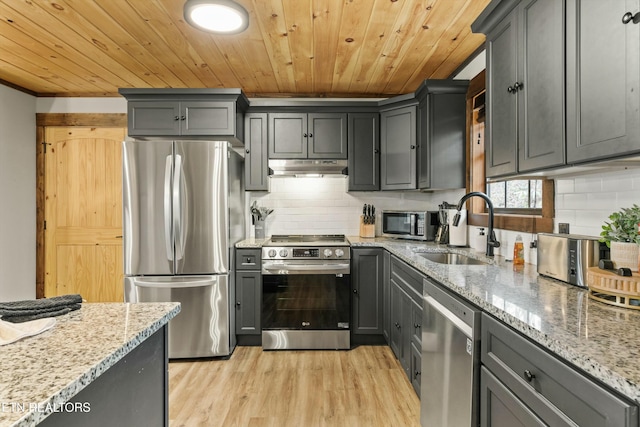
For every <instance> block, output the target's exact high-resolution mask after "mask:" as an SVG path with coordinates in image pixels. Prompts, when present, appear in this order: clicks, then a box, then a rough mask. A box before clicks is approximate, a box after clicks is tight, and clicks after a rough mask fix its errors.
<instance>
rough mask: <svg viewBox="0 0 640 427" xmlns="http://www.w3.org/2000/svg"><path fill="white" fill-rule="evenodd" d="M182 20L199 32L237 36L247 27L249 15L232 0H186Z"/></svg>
mask: <svg viewBox="0 0 640 427" xmlns="http://www.w3.org/2000/svg"><path fill="white" fill-rule="evenodd" d="M184 18H185V19H186V20H187V22H188V23H189V24H191V25H192V26H194V27H196V28H198V29H200V30H203V31H209V32H211V33H217V34H238V33H241V32H243V31H244V30H246V29H247V27H248V26H249V14H248V13H247V11H246V10H245V8H244V7H242V6H240V5H239V4H238V3H236V2H234V1H232V0H187V2H186V3H185V4H184Z"/></svg>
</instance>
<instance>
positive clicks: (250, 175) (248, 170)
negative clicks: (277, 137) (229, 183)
mask: <svg viewBox="0 0 640 427" xmlns="http://www.w3.org/2000/svg"><path fill="white" fill-rule="evenodd" d="M244 147H245V157H244V188H245V190H247V191H268V190H269V181H268V179H269V167H268V159H267V114H266V113H248V114H246V115H245V117H244Z"/></svg>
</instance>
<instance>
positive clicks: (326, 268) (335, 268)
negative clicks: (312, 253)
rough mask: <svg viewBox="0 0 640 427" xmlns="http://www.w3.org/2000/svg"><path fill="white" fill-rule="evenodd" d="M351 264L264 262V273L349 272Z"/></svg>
mask: <svg viewBox="0 0 640 427" xmlns="http://www.w3.org/2000/svg"><path fill="white" fill-rule="evenodd" d="M350 271H351V268H350V264H279V263H263V264H262V274H270V275H277V274H349V273H350Z"/></svg>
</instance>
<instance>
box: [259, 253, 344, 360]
mask: <svg viewBox="0 0 640 427" xmlns="http://www.w3.org/2000/svg"><path fill="white" fill-rule="evenodd" d="M262 273H263V275H262V337H263V340H262V341H263V342H262V346H263V348H264V349H302V348H314V349H317V348H349V346H350V330H349V318H350V315H351V281H350V275H349V264H348V263H347V264H338V265H336V264H314V263H309V262H308V261H307V262H306V263H295V262H291V261H288V262H287V263H286V264H285V263H278V262H273V263H263V268H262Z"/></svg>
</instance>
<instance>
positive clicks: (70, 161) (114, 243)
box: [44, 126, 126, 302]
mask: <svg viewBox="0 0 640 427" xmlns="http://www.w3.org/2000/svg"><path fill="white" fill-rule="evenodd" d="M125 133H126V129H124V128H88V127H75V126H74V127H47V128H45V130H44V141H45V144H46V154H44V171H45V177H44V188H45V191H44V193H45V195H44V196H45V197H44V217H45V218H44V219H45V224H46V228H45V230H44V296H45V297H52V296H56V295H64V294H73V293H78V294H80V295H82V297H83V298H84V299H85V300H86V301H88V302H110V301H114V302H121V301H123V267H122V154H121V152H122V148H121V144H122V141H123V139H124V137H125Z"/></svg>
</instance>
